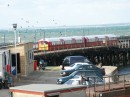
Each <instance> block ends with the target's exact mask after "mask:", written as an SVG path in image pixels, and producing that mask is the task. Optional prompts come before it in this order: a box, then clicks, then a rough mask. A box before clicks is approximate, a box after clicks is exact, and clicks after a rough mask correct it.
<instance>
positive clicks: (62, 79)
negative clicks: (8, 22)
mask: <svg viewBox="0 0 130 97" xmlns="http://www.w3.org/2000/svg"><path fill="white" fill-rule="evenodd" d="M76 75H80V76H81V75H82V76H98V77H100V78H101V79H103V75H102V74H101V73H99V72H98V71H96V70H77V71H74V72H73V73H72V74H70V75H69V76H65V77H60V78H58V79H57V84H64V83H65V82H66V81H68V80H69V79H72V78H73V77H75V76H76Z"/></svg>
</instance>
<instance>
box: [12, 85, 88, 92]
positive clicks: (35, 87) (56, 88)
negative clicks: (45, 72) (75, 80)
mask: <svg viewBox="0 0 130 97" xmlns="http://www.w3.org/2000/svg"><path fill="white" fill-rule="evenodd" d="M84 87H86V86H84V85H71V86H70V85H57V84H29V85H23V86H15V87H10V89H11V90H12V89H13V90H24V91H34V92H52V91H60V90H67V89H73V88H84Z"/></svg>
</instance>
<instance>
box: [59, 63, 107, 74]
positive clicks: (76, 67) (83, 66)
mask: <svg viewBox="0 0 130 97" xmlns="http://www.w3.org/2000/svg"><path fill="white" fill-rule="evenodd" d="M71 66H72V67H71V68H70V69H68V70H61V71H60V75H61V76H68V75H70V74H71V73H73V72H74V71H76V70H95V71H98V72H99V73H101V74H102V75H103V76H104V75H105V69H104V68H98V67H96V66H95V65H93V64H91V63H83V62H77V63H74V64H72V65H71Z"/></svg>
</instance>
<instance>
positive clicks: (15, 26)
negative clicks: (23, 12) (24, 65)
mask: <svg viewBox="0 0 130 97" xmlns="http://www.w3.org/2000/svg"><path fill="white" fill-rule="evenodd" d="M13 28H14V36H15V43H14V45H15V65H16V66H15V67H14V70H15V72H16V78H17V53H16V29H17V24H13Z"/></svg>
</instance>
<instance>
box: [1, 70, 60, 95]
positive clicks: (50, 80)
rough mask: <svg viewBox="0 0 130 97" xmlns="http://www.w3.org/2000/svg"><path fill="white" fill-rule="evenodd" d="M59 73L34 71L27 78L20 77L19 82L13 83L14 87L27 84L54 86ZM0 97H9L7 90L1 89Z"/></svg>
mask: <svg viewBox="0 0 130 97" xmlns="http://www.w3.org/2000/svg"><path fill="white" fill-rule="evenodd" d="M59 74H60V73H59V71H51V70H45V71H42V70H40V71H34V72H33V73H31V74H30V75H29V76H28V77H21V78H19V81H17V82H14V86H20V85H27V84H34V83H35V84H56V80H57V78H58V77H60V75H59ZM0 97H9V89H1V90H0Z"/></svg>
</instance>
